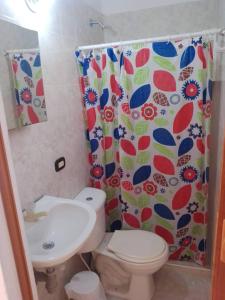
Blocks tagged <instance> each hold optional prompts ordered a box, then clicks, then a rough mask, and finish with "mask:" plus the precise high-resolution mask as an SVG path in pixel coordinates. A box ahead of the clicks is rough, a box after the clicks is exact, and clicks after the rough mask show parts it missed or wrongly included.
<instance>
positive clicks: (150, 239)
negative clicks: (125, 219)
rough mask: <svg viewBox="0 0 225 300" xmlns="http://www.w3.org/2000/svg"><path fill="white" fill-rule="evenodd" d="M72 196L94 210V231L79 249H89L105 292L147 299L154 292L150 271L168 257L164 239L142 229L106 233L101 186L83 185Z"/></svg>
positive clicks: (152, 272) (153, 270)
mask: <svg viewBox="0 0 225 300" xmlns="http://www.w3.org/2000/svg"><path fill="white" fill-rule="evenodd" d="M74 200H76V201H86V202H87V203H89V204H90V205H91V206H92V207H93V208H94V209H95V211H96V214H97V221H96V224H95V228H94V231H93V233H92V234H91V237H90V238H89V239H88V240H87V242H86V243H85V244H84V246H83V247H82V249H81V250H80V253H86V252H92V255H93V259H94V265H95V268H96V270H97V272H98V273H99V275H100V278H101V281H102V284H103V287H104V290H105V292H106V294H107V295H109V296H113V297H116V299H118V300H120V299H128V300H138V299H141V300H150V299H151V298H152V296H153V294H154V281H153V276H152V274H154V273H155V272H157V271H158V270H159V269H160V268H161V267H162V266H163V265H164V264H165V263H166V261H167V260H168V255H169V251H168V245H167V243H166V241H165V240H164V239H163V238H161V237H160V236H158V235H156V234H155V233H153V232H148V231H144V230H120V231H115V232H114V233H106V232H105V228H106V227H105V209H104V204H105V200H106V194H105V192H103V191H102V190H98V189H94V188H85V189H83V190H82V191H81V192H80V194H79V195H78V196H77V197H76V198H75V199H74ZM113 299H114V298H113Z"/></svg>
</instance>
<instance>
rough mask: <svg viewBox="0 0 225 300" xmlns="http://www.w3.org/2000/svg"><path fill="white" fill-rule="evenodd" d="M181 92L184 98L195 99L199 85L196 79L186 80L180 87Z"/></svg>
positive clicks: (198, 92)
mask: <svg viewBox="0 0 225 300" xmlns="http://www.w3.org/2000/svg"><path fill="white" fill-rule="evenodd" d="M182 94H183V96H184V98H185V99H186V100H195V99H196V98H197V97H198V96H199V95H200V86H199V84H198V83H197V81H195V80H189V81H186V82H185V84H184V85H183V87H182Z"/></svg>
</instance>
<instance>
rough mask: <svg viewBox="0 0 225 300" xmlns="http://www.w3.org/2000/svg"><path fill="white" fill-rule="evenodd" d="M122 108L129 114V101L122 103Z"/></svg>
mask: <svg viewBox="0 0 225 300" xmlns="http://www.w3.org/2000/svg"><path fill="white" fill-rule="evenodd" d="M122 110H123V112H124V113H125V114H127V115H129V114H130V106H129V104H128V103H123V104H122Z"/></svg>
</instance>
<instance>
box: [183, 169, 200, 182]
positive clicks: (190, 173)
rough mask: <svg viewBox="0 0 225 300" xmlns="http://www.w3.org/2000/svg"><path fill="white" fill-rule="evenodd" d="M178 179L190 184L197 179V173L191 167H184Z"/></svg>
mask: <svg viewBox="0 0 225 300" xmlns="http://www.w3.org/2000/svg"><path fill="white" fill-rule="evenodd" d="M180 178H181V179H182V180H183V181H184V182H187V183H192V182H194V181H196V180H197V178H198V171H197V170H196V169H195V168H194V167H192V166H186V167H184V168H183V169H182V170H181V172H180Z"/></svg>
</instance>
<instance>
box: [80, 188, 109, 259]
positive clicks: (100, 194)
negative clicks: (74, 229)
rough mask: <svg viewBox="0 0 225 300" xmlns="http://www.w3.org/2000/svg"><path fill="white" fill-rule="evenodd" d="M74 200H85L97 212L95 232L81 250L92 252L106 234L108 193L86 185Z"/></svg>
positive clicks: (81, 251) (82, 251)
mask: <svg viewBox="0 0 225 300" xmlns="http://www.w3.org/2000/svg"><path fill="white" fill-rule="evenodd" d="M74 201H81V202H84V203H86V204H88V205H90V206H91V207H92V208H93V209H94V210H95V212H96V223H95V226H94V229H93V232H92V233H91V236H90V237H89V238H88V240H87V241H86V242H85V243H84V245H83V246H82V248H81V249H80V251H79V252H80V253H87V252H91V251H93V250H95V249H96V248H97V247H98V245H99V244H100V243H101V241H102V240H103V238H104V235H105V231H106V224H105V201H106V193H105V192H104V191H102V190H99V189H95V188H90V187H86V188H84V189H83V190H82V191H81V192H80V193H79V194H78V195H77V196H76V197H75V198H74Z"/></svg>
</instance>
